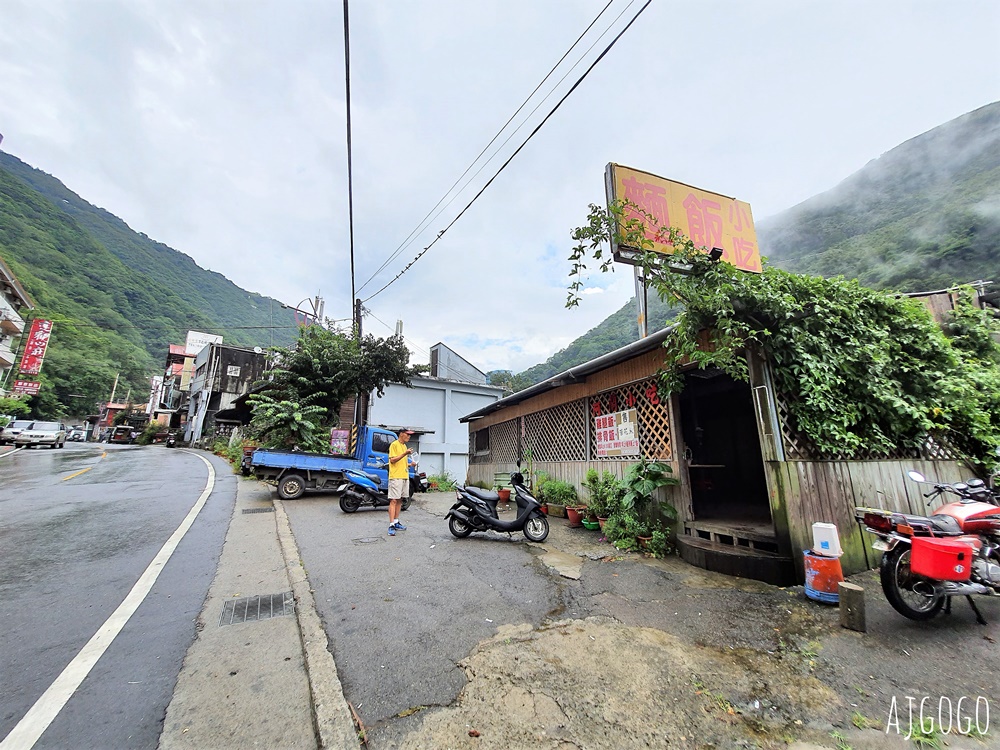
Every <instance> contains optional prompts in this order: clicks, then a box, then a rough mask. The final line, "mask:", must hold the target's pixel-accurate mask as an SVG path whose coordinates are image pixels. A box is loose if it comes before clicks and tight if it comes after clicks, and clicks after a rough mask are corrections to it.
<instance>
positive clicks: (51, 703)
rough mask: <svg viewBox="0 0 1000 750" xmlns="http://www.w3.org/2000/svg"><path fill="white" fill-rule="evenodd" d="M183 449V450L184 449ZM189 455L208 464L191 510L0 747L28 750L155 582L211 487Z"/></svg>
mask: <svg viewBox="0 0 1000 750" xmlns="http://www.w3.org/2000/svg"><path fill="white" fill-rule="evenodd" d="M184 452H185V453H187V452H188V451H184ZM193 455H196V456H198V458H200V459H201V460H202V461H204V462H205V465H206V466H208V483H207V484H206V485H205V489H204V491H203V492H202V493H201V497H199V498H198V500H197V502H195V504H194V505H193V506H192V507H191V510H190V511H188V514H187V516H186V517H185V518H184V520H183V521H181V525H180V526H178V527H177V530H176V531H174V533H173V534H172V535H171V536H170V538H169V539H168V540H167V541H166V543H165V544H164V545H163V547H161V548H160V551H159V552H158V553H157V554H156V557H154V558H153V561H152V562H151V563H150V564H149V567H148V568H146V570H145V571H144V572H143V574H142V575H141V576H140V577H139V580H138V581H136V584H135V586H133V587H132V590H131V591H129V593H128V596H126V597H125V600H124V601H123V602H122V603H121V604H120V605H118V609H116V610H115V611H114V612H113V613H112V614H111V617H109V618H108V619H107V621H106V622H105V623H104V624H103V625H102V626H101V628H100V629H99V630H98V631H97V632H96V633H95V634H94V636H93V637H92V638H91V639H90V641H88V642H87V645H86V646H84V647H83V649H82V650H81V651H80V653H78V654H77V655H76V656H75V657H74V659H73V661H71V662H70V663H69V665H68V666H67V667H66V669H64V670H63V671H62V674H60V675H59V676H58V677H57V678H56V679H55V682H53V683H52V684H51V685H49V688H48V690H46V691H45V692H44V693H42V696H41V697H40V698H39V699H38V700H37V701H36V702H35V705H33V706H32V707H31V708H30V709H29V710H28V713H26V714H25V715H24V717H23V718H22V719H21V720H20V721H19V722H18V723H17V726H15V727H14V728H13V729H12V730H11V732H10V734H8V735H7V736H6V737H5V738H4V740H3V742H0V750H30V748H32V747H34V744H35V743H36V742H38V738H39V737H41V736H42V733H43V732H44V731H45V730H46V729H48V727H49V724H51V723H52V721H53V720H54V719H55V718H56V716H58V715H59V712H60V711H62V709H63V706H65V705H66V703H67V701H69V699H70V698H71V697H72V696H73V693H75V692H76V690H77V688H78V687H80V683H82V682H83V681H84V679H86V677H87V675H88V674H90V670H91V669H93V668H94V665H95V664H97V661H98V659H100V658H101V656H102V655H103V654H104V652H105V651H107V649H108V646H110V645H111V643H112V642H113V641H114V639H115V638H116V637H117V636H118V634H119V633H120V632H121V631H122V628H124V627H125V623H127V622H128V621H129V618H130V617H132V615H133V614H135V611H136V610H137V609H138V608H139V605H140V604H142V601H143V600H144V599H145V598H146V596H147V595H148V594H149V592H150V590H151V589H152V588H153V584H154V583H156V579H157V578H158V577H159V575H160V572H161V571H162V570H163V568H164V566H165V565H166V564H167V561H168V560H169V559H170V556H171V555H173V553H174V550H175V549H177V545H178V544H179V543H180V541H181V539H183V538H184V535H185V534H187V532H188V530H189V529H190V528H191V526H192V524H193V523H194V520H195V519H196V518H197V517H198V514H199V513H200V512H201V509H202V508H203V507H205V502H206V501H207V500H208V496H209V495H211V494H212V489H213V488H214V487H215V468H214V467H213V466H212V464H211V463H210V462H209V460H208V459H207V458H205V457H204V456H199V455H198V454H197V453H195V454H193Z"/></svg>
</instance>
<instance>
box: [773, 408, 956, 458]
mask: <svg viewBox="0 0 1000 750" xmlns="http://www.w3.org/2000/svg"><path fill="white" fill-rule="evenodd" d="M775 402H776V403H777V406H778V421H779V423H780V424H781V440H782V442H783V443H784V446H785V458H786V459H789V460H791V461H796V460H798V461H810V460H811V461H843V460H851V459H854V460H858V459H860V460H869V461H877V460H903V459H910V458H912V459H924V460H957V459H958V458H959V455H958V454H957V453H956V452H955V451H954V450H953V449H952V448H950V447H949V446H947V445H945V444H943V443H941V442H939V441H938V440H935V439H934V438H933V437H931V436H930V435H925V436H924V438H923V441H922V444H921V445H920V447H919V448H897V449H895V450H892V451H886V452H878V451H866V452H863V453H861V454H858V455H853V456H847V455H846V454H841V453H823V452H821V451H819V450H818V449H817V448H816V445H815V444H814V443H813V441H812V440H810V439H809V438H808V437H807V436H805V435H803V434H802V433H801V432H799V431H798V430H797V429H796V428H795V418H794V417H793V416H792V412H791V408H790V406H789V404H790V403H792V401H791V398H790V397H788V396H786V395H784V394H782V393H778V394H776V396H775Z"/></svg>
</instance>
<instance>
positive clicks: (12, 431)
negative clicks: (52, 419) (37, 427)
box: [0, 419, 34, 445]
mask: <svg viewBox="0 0 1000 750" xmlns="http://www.w3.org/2000/svg"><path fill="white" fill-rule="evenodd" d="M33 424H34V422H33V421H32V420H30V419H15V420H14V421H13V422H11V423H10V424H9V425H7V426H6V427H4V428H3V429H2V430H0V445H4V444H6V445H10V444H12V443H13V442H14V439H15V438H16V437H17V436H18V435H20V434H21V432H22V431H23V430H27V429H28V428H29V427H31V425H33Z"/></svg>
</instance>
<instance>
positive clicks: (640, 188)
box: [622, 177, 670, 242]
mask: <svg viewBox="0 0 1000 750" xmlns="http://www.w3.org/2000/svg"><path fill="white" fill-rule="evenodd" d="M622 186H623V187H624V188H625V191H624V193H625V194H624V195H623V196H622V197H623V198H624V199H625V201H626V206H625V217H626V218H627V219H636V220H638V221H641V222H643V223H644V224H648V223H649V218H648V217H646V216H643V215H642V213H641V212H640V211H639V210H638V209H637V208H636V206H638V207H639V208H641V209H642V210H643V211H645V212H646V213H647V214H649V215H650V216H652V217H653V218H654V219H656V226H655V227H650V226H647V227H646V239H649V240H652V241H653V242H664V241H665V238H664V237H663V236H662V235H661V234H660V232H659V231H658V230H659V228H660V227H669V226H670V209H669V208H668V207H667V189H666V188H665V187H663V186H661V185H656V184H654V183H651V182H642V181H640V180H639V179H637V178H635V177H628V178H626V179H624V180H622ZM632 204H634V205H632Z"/></svg>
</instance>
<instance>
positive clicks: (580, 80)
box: [362, 0, 653, 304]
mask: <svg viewBox="0 0 1000 750" xmlns="http://www.w3.org/2000/svg"><path fill="white" fill-rule="evenodd" d="M652 1H653V0H646V4H645V5H643V6H642V8H640V9H639V12H638V13H636V14H635V16H633V17H632V20H631V21H629V22H628V24H627V25H626V26H625V28H624V29H622V30H621V31H620V32H619V33H618V35H617V36H615V38H614V39H612V40H611V43H610V44H609V45H608V46H607V47H605V48H604V51H603V52H601V54H600V55H598V57H597V59H596V60H594V62H593V63H591V65H590V67H588V68H587V70H586V71H584V73H583V75H582V76H580V77H579V78H578V79H577V81H576V83H574V84H573V86H572V87H571V88H570V90H569V91H567V92H566V93H565V94H564V95H563V97H562V98H561V99H560V100H559V102H558V103H557V104H556V106H555V107H553V108H552V109H551V110H550V111H549V113H548V114H547V115H546V116H545V118H544V119H543V120H542V121H541V122H540V123H538V125H537V126H536V127H535V129H534V130H532V131H531V133H530V135H528V137H527V138H526V139H525V140H524V141H523V142H522V143H521V145H520V146H518V147H517V150H516V151H514V153H513V154H511V155H510V157H509V158H508V159H507V161H505V162H504V163H503V165H502V166H501V167H500V169H498V170H497V171H496V173H495V174H494V175H493V176H492V177H491V178H490V179H489V181H488V182H487V183H486V184H485V185H484V186H483V187H482V188H481V189H480V191H479V192H478V193H476V195H475V196H473V198H472V200H471V201H469V203H468V204H467V205H466V206H465V208H463V209H462V210H461V211H460V212H459V214H458V216H456V217H455V218H454V219H452V220H451V222H450V223H449V224H448V225H447V226H446V227H445V228H444V229H442V230H441V231H440V232H438V233H437V235H436V236H435V237H434V239H433V240H432V241H431V243H430V244H429V245H428V246H427V247H425V248H424V249H423V250H421V251H420V252H419V253H417V255H416V257H415V258H413V260H411V261H410V262H409V263H407V264H406V266H404V267H403V270H402V271H400V272H399V273H398V274H396V275H395V276H394V277H393V278H392V279H391V280H389V282H388V283H386V284H385V285H384V286H383V287H382V288H381V289H379V290H378V291H377V292H375V293H374V294H371V295H369V296H368V297H366V298H365V299H364V300H362V304H364V303H365V302H368V301H369V300H371V299H373V298H374V297H376V296H378V295H379V294H381V293H382V292H384V291H385V290H386V289H388V288H389V287H390V286H391V285H392V284H394V283H395V282H396V281H397V280H398V279H399V278H400V277H401V276H402V275H403V274H404V273H406V272H407V271H408V270H410V268H411V267H412V266H413V264H414V263H416V262H417V261H418V260H420V259H421V258H422V257H423V256H424V254H425V253H426V252H427V251H428V250H430V249H431V248H432V247H434V245H435V244H436V243H437V241H438V240H439V239H441V237H443V236H444V234H445V232H447V231H448V230H449V229H451V228H452V227H453V226H454V225H455V223H456V222H457V221H458V220H459V219H461V218H462V216H463V215H464V214H465V212H466V211H468V210H469V208H471V207H472V204H473V203H475V202H476V201H477V200H478V199H479V197H480V196H481V195H482V194H483V193H484V192H486V189H487V188H489V186H490V185H492V184H493V181H494V180H496V178H497V177H499V176H500V173H501V172H503V171H504V170H505V169H506V168H507V165H509V164H510V163H511V162H512V161H513V160H514V157H516V156H517V155H518V154H519V153H521V150H522V149H523V148H524V147H525V146H526V145H528V142H529V141H530V140H531V139H532V138H533V137H534V136H535V134H536V133H538V131H539V130H541V129H542V127H543V126H544V125H545V123H547V122H548V121H549V118H551V117H552V115H554V114H555V113H556V111H557V110H558V109H559V107H561V106H562V104H563V102H565V101H566V100H567V99H568V98H569V97H570V95H571V94H572V93H573V92H574V91H576V89H577V88H578V87H579V86H580V84H581V83H583V81H584V79H586V77H587V76H588V75H590V72H591V71H592V70H593V69H594V68H595V67H597V64H598V63H599V62H600V61H601V60H603V59H604V57H605V55H607V54H608V52H610V51H611V49H612V48H613V47H614V46H615V44H617V43H618V40H619V39H621V38H622V36H623V35H624V34H625V32H626V31H628V30H629V29H630V28H631V27H632V24H634V23H635V22H636V20H637V19H638V18H639V16H641V15H642V13H643V11H645V10H646V8H648V7H649V5H650V3H651V2H652Z"/></svg>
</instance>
